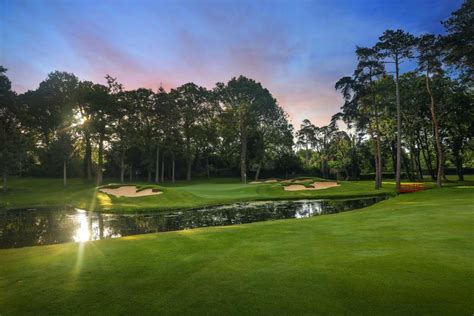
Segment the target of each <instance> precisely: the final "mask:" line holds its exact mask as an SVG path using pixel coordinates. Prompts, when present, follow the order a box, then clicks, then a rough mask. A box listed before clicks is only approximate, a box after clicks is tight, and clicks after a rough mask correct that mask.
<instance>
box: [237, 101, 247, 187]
mask: <svg viewBox="0 0 474 316" xmlns="http://www.w3.org/2000/svg"><path fill="white" fill-rule="evenodd" d="M241 113H242V110H241ZM240 116H241V117H240V122H239V123H240V146H241V150H240V181H241V182H242V183H243V184H246V183H247V164H246V160H247V132H246V130H245V126H244V125H245V124H244V122H243V114H240Z"/></svg>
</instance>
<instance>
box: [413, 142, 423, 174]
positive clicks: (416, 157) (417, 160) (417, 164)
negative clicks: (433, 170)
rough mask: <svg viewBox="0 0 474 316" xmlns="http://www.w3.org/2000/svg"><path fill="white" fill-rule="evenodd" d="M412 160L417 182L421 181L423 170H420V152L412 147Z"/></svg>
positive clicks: (414, 146)
mask: <svg viewBox="0 0 474 316" xmlns="http://www.w3.org/2000/svg"><path fill="white" fill-rule="evenodd" d="M413 159H414V160H415V169H416V170H417V172H418V180H419V181H422V180H423V169H422V168H421V160H420V150H419V148H416V145H413Z"/></svg>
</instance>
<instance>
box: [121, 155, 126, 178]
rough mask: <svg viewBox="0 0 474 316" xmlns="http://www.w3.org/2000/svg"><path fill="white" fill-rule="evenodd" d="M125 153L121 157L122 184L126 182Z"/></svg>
mask: <svg viewBox="0 0 474 316" xmlns="http://www.w3.org/2000/svg"><path fill="white" fill-rule="evenodd" d="M124 178H125V151H122V156H121V157H120V182H121V183H123V182H124V181H125V179H124Z"/></svg>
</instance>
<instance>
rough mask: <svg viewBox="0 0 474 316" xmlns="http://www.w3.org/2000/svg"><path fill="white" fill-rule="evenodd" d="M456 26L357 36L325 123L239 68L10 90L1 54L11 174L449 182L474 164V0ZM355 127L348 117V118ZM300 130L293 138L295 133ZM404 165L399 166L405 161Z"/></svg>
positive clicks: (2, 122) (2, 113)
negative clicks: (370, 38) (301, 113)
mask: <svg viewBox="0 0 474 316" xmlns="http://www.w3.org/2000/svg"><path fill="white" fill-rule="evenodd" d="M442 23H443V25H444V26H445V29H446V34H444V35H442V36H441V35H435V34H423V35H420V36H417V37H415V36H414V35H412V34H410V33H408V32H406V31H404V30H387V31H385V32H384V33H383V34H382V35H381V36H380V37H379V39H378V41H377V42H376V43H375V45H373V46H372V47H356V50H355V54H356V57H357V64H356V66H355V69H354V71H353V73H352V75H350V76H345V77H342V78H341V79H339V80H338V81H337V83H336V84H335V88H336V89H337V90H338V91H340V92H341V94H342V96H343V99H344V104H343V105H342V107H341V111H340V112H339V113H336V114H335V115H334V116H333V117H332V120H331V121H330V122H329V124H328V125H326V126H321V127H317V126H315V125H314V124H312V123H311V121H309V120H304V121H303V122H302V124H301V126H300V128H299V130H298V131H296V132H295V131H294V128H293V126H292V125H291V124H290V123H289V121H288V116H287V114H286V113H285V111H284V110H283V109H282V108H281V107H280V106H279V105H278V103H277V101H276V100H275V98H274V97H273V96H272V94H271V93H270V92H269V91H268V90H267V89H265V88H264V87H263V86H262V85H261V84H260V83H258V82H256V81H254V80H252V79H249V78H246V77H243V76H240V77H236V78H232V79H231V80H230V81H228V82H227V83H217V84H216V85H215V87H213V88H212V89H206V88H204V87H200V86H198V85H196V84H194V83H187V84H184V85H182V86H180V87H177V88H174V89H171V90H170V91H165V89H163V88H161V87H160V88H159V89H158V90H156V91H153V90H151V89H145V88H140V89H136V90H125V89H124V88H123V86H122V85H121V84H120V83H119V81H118V80H117V79H116V78H112V77H111V76H106V84H105V85H102V84H97V83H93V82H90V81H82V80H79V79H78V78H77V77H76V76H75V75H74V74H72V73H67V72H60V71H56V72H52V73H50V74H49V75H48V77H47V78H46V79H45V80H44V81H43V82H41V83H40V85H39V87H38V88H37V89H36V90H32V91H27V92H25V93H22V94H17V93H15V92H14V91H12V90H11V82H10V80H9V79H8V77H7V74H6V71H7V70H6V69H5V68H4V67H1V66H0V145H1V148H0V168H1V171H2V174H3V190H4V191H6V190H7V179H8V176H9V175H15V174H18V175H26V174H27V175H36V176H51V177H53V176H59V175H62V177H63V181H64V185H67V180H68V175H69V176H83V177H84V178H85V179H87V180H89V181H93V180H95V181H96V182H97V184H101V183H102V181H103V177H104V174H105V176H108V177H116V178H119V179H120V181H121V182H124V181H126V180H129V181H133V180H135V179H142V180H143V179H146V180H147V181H149V182H156V183H158V182H164V181H171V182H174V181H175V180H176V179H178V178H179V179H186V180H191V179H192V177H193V176H200V177H210V176H211V175H215V176H226V175H240V178H241V181H242V182H243V183H246V182H247V181H248V179H247V177H248V175H251V176H252V178H253V179H256V180H257V179H259V177H261V176H262V172H263V173H265V175H272V176H278V177H282V176H283V175H284V176H285V177H288V175H289V174H293V175H294V174H296V173H301V174H302V173H306V174H308V173H309V174H311V175H319V176H322V177H325V178H330V177H336V178H339V179H342V178H345V179H359V178H361V174H370V173H374V178H375V188H377V189H378V188H380V187H382V178H383V176H387V175H386V174H387V173H389V174H393V176H394V178H395V180H396V184H397V188H400V182H401V178H402V176H405V177H407V178H409V179H410V180H422V179H423V178H424V176H426V173H428V176H430V177H431V178H432V179H433V180H435V181H437V184H438V186H441V184H442V180H443V179H445V178H446V175H445V171H444V168H445V167H446V166H454V168H455V169H456V172H457V174H458V176H459V179H460V180H463V167H464V166H466V165H468V166H473V165H474V164H473V163H474V156H473V147H474V144H473V135H474V123H473V122H474V87H473V79H474V70H473V69H474V30H473V25H474V0H467V1H465V3H464V4H463V5H462V7H461V8H460V9H459V10H457V11H455V12H453V13H452V15H451V16H450V17H449V19H447V20H446V21H444V22H442ZM341 120H342V121H344V122H345V123H346V124H347V126H348V129H346V130H344V129H340V128H339V127H338V124H337V123H338V122H339V121H341ZM295 141H296V142H295ZM402 170H403V174H402Z"/></svg>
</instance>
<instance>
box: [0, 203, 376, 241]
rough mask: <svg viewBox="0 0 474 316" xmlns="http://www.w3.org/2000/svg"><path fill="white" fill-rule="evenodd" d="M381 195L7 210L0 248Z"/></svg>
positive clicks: (302, 209)
mask: <svg viewBox="0 0 474 316" xmlns="http://www.w3.org/2000/svg"><path fill="white" fill-rule="evenodd" d="M381 199H383V198H367V199H358V200H339V201H337V200H335V201H316V200H312V201H311V200H304V201H273V202H251V203H236V204H233V205H226V206H216V207H209V208H204V209H199V210H188V211H174V212H169V213H163V212H161V213H154V214H134V215H117V214H101V213H92V212H86V211H82V210H75V209H72V208H60V209H45V210H12V211H6V212H3V213H0V248H10V247H22V246H32V245H44V244H54V243H63V242H69V241H74V240H76V241H84V240H97V239H104V238H114V237H121V236H128V235H136V234H144V233H154V232H164V231H173V230H181V229H189V228H196V227H203V226H223V225H233V224H243V223H251V222H256V221H265V220H273V219H283V218H294V217H296V218H302V217H310V216H314V215H321V214H326V213H337V212H342V211H347V210H351V209H356V208H361V207H365V206H368V205H371V204H374V203H375V202H378V201H379V200H381Z"/></svg>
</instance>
